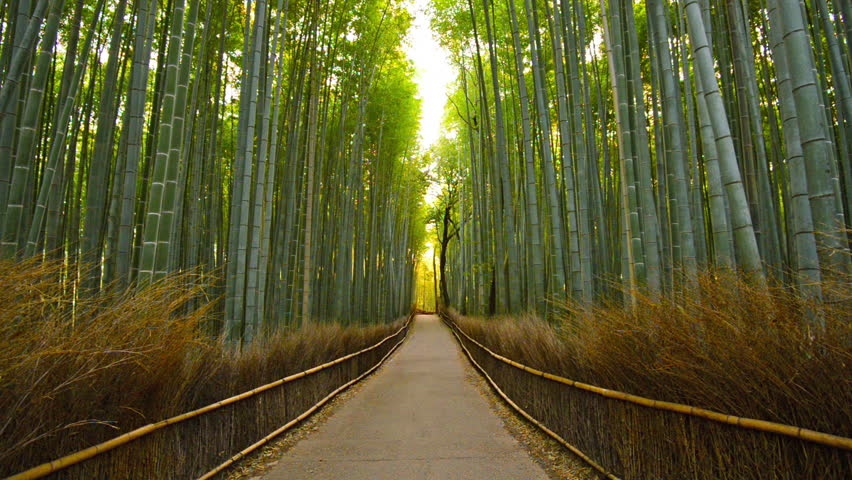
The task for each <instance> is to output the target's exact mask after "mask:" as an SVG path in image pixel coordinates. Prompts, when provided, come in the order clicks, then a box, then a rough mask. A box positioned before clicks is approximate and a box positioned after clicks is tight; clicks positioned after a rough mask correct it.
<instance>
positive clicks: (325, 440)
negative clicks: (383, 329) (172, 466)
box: [264, 315, 547, 480]
mask: <svg viewBox="0 0 852 480" xmlns="http://www.w3.org/2000/svg"><path fill="white" fill-rule="evenodd" d="M463 361H464V360H463V359H462V358H461V357H460V356H459V350H458V346H457V345H456V343H455V339H453V338H452V335H451V334H450V332H449V331H448V330H447V328H446V327H445V326H443V325H442V324H441V322H440V320H439V319H438V317H435V316H426V315H421V316H418V317H417V318H416V319H415V323H414V326H413V330H412V332H411V337H410V338H409V339H408V340H407V341H406V342H405V343H404V344H403V345H402V347H400V350H399V351H398V352H397V353H396V354H394V356H393V357H392V358H391V359H390V360H388V363H387V364H386V365H385V366H384V367H383V369H382V371H381V372H380V373H378V374H377V375H376V376H375V377H372V378H369V379H368V380H366V384H365V385H364V386H363V387H362V389H361V391H359V392H358V394H357V395H355V396H353V397H352V398H351V399H349V400H347V401H346V403H344V404H343V405H342V406H341V407H340V409H339V410H338V411H337V412H336V413H335V414H334V415H333V416H332V417H331V418H329V419H328V421H327V422H326V423H325V424H324V425H322V426H321V427H320V428H319V430H318V431H317V432H315V433H313V434H311V435H310V436H309V437H307V438H306V439H304V440H302V441H300V442H299V443H298V444H296V446H295V447H293V448H292V449H291V450H290V451H288V452H287V453H286V454H285V455H284V457H283V458H282V459H281V460H280V461H279V463H278V464H277V465H276V466H275V468H274V469H273V470H272V471H270V472H269V473H268V474H267V475H266V476H265V477H264V479H266V480H285V479H286V480H291V479H292V480H300V479H311V480H326V479H347V480H350V479H351V480H361V479H365V480H366V479H370V480H372V479H403V480H419V479H436V480H438V479H440V480H444V479H465V480H466V479H470V480H476V479H483V480H486V479H487V480H537V479H542V480H544V479H546V478H547V476H546V475H545V473H544V471H543V470H542V469H541V468H540V467H539V466H538V465H536V464H535V463H534V462H533V460H532V459H531V458H530V457H529V456H528V455H527V453H526V452H525V451H524V450H523V448H522V447H521V446H520V445H519V444H518V443H517V442H516V441H515V440H514V439H513V438H512V437H511V436H510V435H509V433H507V432H506V431H505V430H504V429H503V425H502V423H501V421H500V419H499V418H497V416H496V415H494V413H493V412H492V411H491V409H490V408H489V406H488V404H487V402H486V400H485V399H484V398H483V397H482V396H481V395H480V393H479V392H478V391H477V390H476V388H475V387H474V386H473V385H471V384H470V383H468V382H467V381H466V380H465V367H464V365H463V364H462V362H463Z"/></svg>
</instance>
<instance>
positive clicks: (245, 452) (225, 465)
mask: <svg viewBox="0 0 852 480" xmlns="http://www.w3.org/2000/svg"><path fill="white" fill-rule="evenodd" d="M405 338H406V337H403V339H402V340H400V341H399V342H397V343H396V345H394V346H393V347H392V348H391V349H390V351H388V353H386V354H385V356H384V357H382V359H381V360H379V362H378V363H377V364H375V365H373V366H372V367H371V368H370V369H369V370H367V371H366V372H364V373H362V374H361V375H359V376H358V378H355V379H352V380H351V381H349V382H347V383H345V384H344V385H341V386H340V387H338V388H337V389H336V390H334V391H333V392H331V393H329V394H328V395H326V396H325V398H323V399H322V400H320V401H319V402H317V403H316V404H315V405H314V406H312V407H311V408H309V409H307V410H305V411H304V412H302V414H301V415H299V416H298V417H296V418H294V419H293V420H290V421H289V422H287V423H286V424H284V425H283V426H281V428H278V429H277V430H275V431H274V432H272V433H270V434H269V435H267V436H265V437H263V438H262V439H260V440H259V441H257V442H256V443H254V444H252V445H251V446H249V447H248V448H246V449H244V450H242V451H240V452H239V453H237V454H236V455H234V456H233V457H231V458H229V459H228V460H226V461H225V462H223V463H222V464H221V465H219V466H218V467H216V468H214V469H213V470H210V471H209V472H207V473H205V474H204V475H202V476H200V477H198V480H208V479H210V478H213V477H214V476H215V475H216V474H217V473H219V472H221V471H222V470H224V469H226V468H228V467H230V466H231V465H233V464H234V463H236V462H238V461H239V460H240V459H241V458H243V457H245V456H246V455H248V454H250V453H251V452H253V451H255V450H257V449H258V448H260V447H262V446H264V445H266V443H268V442H269V441H270V440H272V439H273V438H275V437H277V436H278V435H281V434H282V433H284V432H286V431H287V430H289V429H291V428H292V427H293V426H295V425H296V424H298V423H299V422H301V421H302V420H304V419H306V418H308V417H309V416H311V415H312V414H313V413H314V412H315V411H317V409H319V408H320V407H322V406H323V405H325V404H326V403H328V401H329V400H331V399H332V398H334V397H336V396H337V395H338V394H339V393H340V392H342V391H344V390H346V389H347V388H349V387H351V386H352V385H355V384H356V383H358V382H360V381H361V380H362V379H363V378H364V377H366V376H367V375H369V374H371V373H373V372H374V371H375V370H376V369H377V368H379V367H381V366H382V364H383V363H385V360H387V359H388V357H390V356H391V354H393V352H394V351H396V349H397V348H399V346H400V345H402V342H404V341H405Z"/></svg>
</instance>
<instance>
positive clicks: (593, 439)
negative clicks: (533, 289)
mask: <svg viewBox="0 0 852 480" xmlns="http://www.w3.org/2000/svg"><path fill="white" fill-rule="evenodd" d="M445 321H446V323H447V325H448V326H449V327H450V328H451V329H452V330H453V332H454V334H455V336H456V338H457V339H458V341H459V342H460V344H461V346H462V347H463V349H464V350H465V353H466V354H467V355H468V356H469V358H470V359H471V361H472V362H473V363H474V365H475V366H477V368H479V369H480V371H481V372H482V373H483V374H484V375H485V376H486V377H487V379H488V380H489V381H490V382H491V383H492V386H493V387H494V388H495V389H497V390H498V393H499V394H501V395H503V396H504V399H505V400H507V401H508V402H509V403H510V404H511V405H512V406H513V407H514V408H516V409H518V410H519V411H520V412H521V414H522V415H524V416H525V417H527V419H528V420H530V421H532V422H533V423H535V424H537V425H538V426H539V427H540V428H542V429H544V430H545V431H546V432H547V433H548V434H549V435H551V436H553V437H554V438H556V439H557V440H558V441H560V443H563V444H564V445H565V446H567V447H568V448H569V449H571V450H572V451H574V452H575V453H577V454H578V455H579V456H580V457H581V458H583V459H584V460H586V461H587V462H589V463H590V464H591V465H592V466H593V467H595V468H596V469H598V470H600V471H601V473H604V474H605V476H607V477H608V478H621V479H625V480H627V479H630V480H634V479H637V480H638V479H720V480H746V479H749V480H751V479H754V480H757V479H766V480H794V479H795V480H801V479H826V480H832V479H838V480H840V479H848V478H852V439H850V438H844V437H838V436H835V435H830V434H826V433H822V432H815V431H812V430H807V429H803V428H798V427H793V426H789V425H781V424H777V423H772V422H766V421H762V420H755V419H748V418H740V417H735V416H732V415H725V414H722V413H718V412H712V411H709V410H704V409H701V408H697V407H692V406H688V405H680V404H675V403H670V402H662V401H658V400H652V399H648V398H643V397H638V396H635V395H630V394H627V393H623V392H617V391H614V390H608V389H604V388H600V387H596V386H593V385H588V384H583V383H580V382H575V381H573V380H570V379H567V378H563V377H559V376H556V375H552V374H549V373H546V372H541V371H539V370H536V369H533V368H530V367H527V366H525V365H522V364H520V363H517V362H515V361H513V360H510V359H508V358H505V357H502V356H500V355H498V354H496V353H494V352H492V351H491V350H489V349H488V348H487V347H486V346H484V345H482V344H480V343H479V342H477V341H476V340H474V339H473V338H471V337H469V336H468V335H467V334H466V333H465V332H464V331H462V330H461V329H460V328H459V327H458V326H457V325H456V324H455V323H454V322H453V321H452V320H451V319H449V318H446V317H445Z"/></svg>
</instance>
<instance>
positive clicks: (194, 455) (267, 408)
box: [6, 315, 413, 480]
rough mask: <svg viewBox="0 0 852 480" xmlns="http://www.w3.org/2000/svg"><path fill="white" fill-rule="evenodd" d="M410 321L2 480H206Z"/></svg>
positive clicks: (341, 385)
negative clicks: (312, 363)
mask: <svg viewBox="0 0 852 480" xmlns="http://www.w3.org/2000/svg"><path fill="white" fill-rule="evenodd" d="M412 318H413V315H409V317H408V319H407V320H406V322H405V324H404V325H403V326H402V327H401V328H400V329H399V330H397V331H396V332H394V333H393V334H391V335H389V336H387V337H385V338H384V339H382V340H381V341H380V342H378V343H376V344H375V345H373V346H371V347H368V348H365V349H363V350H360V351H358V352H355V353H351V354H349V355H345V356H343V357H340V358H338V359H336V360H333V361H331V362H328V363H325V364H322V365H319V366H316V367H314V368H311V369H308V370H305V371H303V372H299V373H296V374H293V375H290V376H287V377H285V378H282V379H280V380H276V381H274V382H271V383H268V384H266V385H263V386H260V387H257V388H255V389H253V390H249V391H247V392H244V393H241V394H239V395H235V396H233V397H230V398H227V399H225V400H222V401H219V402H216V403H214V404H211V405H207V406H205V407H202V408H199V409H197V410H193V411H191V412H187V413H184V414H181V415H177V416H175V417H171V418H168V419H165V420H162V421H159V422H156V423H152V424H148V425H145V426H143V427H140V428H138V429H136V430H133V431H131V432H128V433H125V434H123V435H120V436H118V437H116V438H113V439H111V440H109V441H106V442H103V443H100V444H98V445H94V446H92V447H89V448H86V449H84V450H80V451H79V452H76V453H73V454H71V455H67V456H65V457H62V458H59V459H56V460H54V461H51V462H47V463H44V464H41V465H39V466H37V467H34V468H31V469H29V470H26V471H24V472H21V473H18V474H16V475H13V476H11V477H8V478H7V479H6V480H33V479H39V478H51V479H82V478H91V479H100V478H103V479H107V478H108V479H110V480H130V479H139V478H145V479H163V480H172V479H188V478H204V479H207V478H213V477H214V476H215V475H216V474H218V473H219V472H221V471H223V470H224V469H225V468H227V467H228V466H230V465H231V464H233V463H235V462H236V461H237V460H239V459H240V458H242V457H244V456H245V455H247V454H249V453H251V452H252V451H254V450H256V449H257V448H259V447H261V446H262V445H264V444H265V443H266V442H268V441H269V440H271V439H272V438H274V437H275V436H277V435H280V434H281V433H283V432H285V431H286V430H287V429H289V428H291V427H293V426H294V425H296V424H297V423H298V422H300V421H301V420H303V419H305V418H306V417H308V416H309V415H310V414H312V413H313V412H314V411H316V410H317V409H319V408H320V407H321V406H322V405H324V404H325V403H326V402H328V401H329V400H331V398H333V397H334V396H335V395H337V394H338V393H340V392H341V391H343V390H345V389H346V388H348V387H349V386H351V385H353V384H354V383H357V382H358V381H359V380H360V379H362V378H364V377H365V376H367V375H368V374H370V373H371V372H372V371H374V370H375V369H376V368H378V367H379V366H380V365H381V364H382V363H383V362H384V360H385V359H387V358H388V357H389V356H390V355H391V353H393V351H394V350H396V348H397V347H398V346H399V345H401V344H402V342H403V341H404V340H405V337H406V334H407V332H408V328H409V326H410V324H411V319H412ZM270 432H271V433H270ZM258 439H260V440H258ZM235 453H236V454H235ZM211 469H212V470H211Z"/></svg>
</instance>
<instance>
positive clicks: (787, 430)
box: [447, 319, 852, 451]
mask: <svg viewBox="0 0 852 480" xmlns="http://www.w3.org/2000/svg"><path fill="white" fill-rule="evenodd" d="M447 321H448V322H450V323H451V327H452V328H454V329H455V330H458V331H459V332H460V333H461V334H462V335H464V336H465V338H467V339H468V340H470V341H471V342H472V343H473V344H475V345H476V346H477V347H479V348H481V349H482V350H484V351H485V352H486V353H488V354H489V355H491V356H492V357H494V358H496V359H497V360H500V361H501V362H503V363H506V364H508V365H511V366H513V367H515V368H517V369H519V370H523V371H525V372H527V373H530V374H532V375H536V376H539V377H543V378H546V379H548V380H551V381H553V382H557V383H561V384H563V385H568V386H570V387H574V388H578V389H580V390H584V391H587V392H591V393H595V394H598V395H601V396H603V397H606V398H612V399H615V400H621V401H624V402H629V403H633V404H636V405H641V406H643V407H648V408H653V409H656V410H665V411H669V412H676V413H680V414H683V415H690V416H693V417H698V418H706V419H707V420H711V421H714V422H718V423H724V424H727V425H733V426H735V427H741V428H748V429H751V430H757V431H760V432H766V433H774V434H776V435H782V436H785V437H790V438H795V439H798V440H804V441H807V442H811V443H816V444H819V445H824V446H827V447H833V448H838V449H841V450H850V451H852V438H846V437H841V436H839V435H832V434H830V433H823V432H818V431H816V430H809V429H807V428H801V427H794V426H792V425H784V424H781V423H775V422H769V421H766V420H758V419H754V418H743V417H737V416H734V415H726V414H724V413H719V412H714V411H712V410H707V409H704V408H699V407H693V406H690V405H683V404H680V403H673V402H665V401H662V400H654V399H650V398H645V397H640V396H638V395H631V394H629V393H624V392H619V391H617V390H610V389H607V388H602V387H598V386H595V385H589V384H587V383H583V382H577V381H574V380H571V379H568V378H564V377H560V376H558V375H553V374H551V373H547V372H542V371H541V370H536V369H535V368H532V367H528V366H526V365H524V364H522V363H518V362H516V361H514V360H511V359H509V358H506V357H504V356H502V355H498V354H496V353H494V352H492V351H491V350H489V349H488V347H486V346H484V345H482V344H481V343H479V342H477V341H476V340H474V339H473V338H471V337H470V335H468V334H467V333H465V331H464V330H462V329H461V328H460V327H459V326H458V325H456V323H455V322H453V321H452V320H451V319H447Z"/></svg>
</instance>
